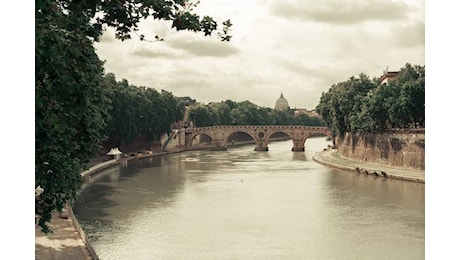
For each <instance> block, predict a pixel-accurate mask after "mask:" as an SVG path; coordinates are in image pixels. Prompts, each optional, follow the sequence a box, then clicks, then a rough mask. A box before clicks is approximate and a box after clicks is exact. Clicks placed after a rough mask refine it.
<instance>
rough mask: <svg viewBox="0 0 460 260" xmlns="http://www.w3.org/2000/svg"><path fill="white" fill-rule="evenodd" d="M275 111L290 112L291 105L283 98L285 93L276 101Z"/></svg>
mask: <svg viewBox="0 0 460 260" xmlns="http://www.w3.org/2000/svg"><path fill="white" fill-rule="evenodd" d="M275 110H280V111H287V110H289V103H288V101H287V100H286V99H285V98H284V97H283V93H282V92H281V96H280V98H278V100H276V102H275Z"/></svg>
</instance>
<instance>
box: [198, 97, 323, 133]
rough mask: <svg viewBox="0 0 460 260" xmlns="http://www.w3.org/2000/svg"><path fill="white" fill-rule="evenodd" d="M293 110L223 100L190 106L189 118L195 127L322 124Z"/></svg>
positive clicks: (317, 119) (321, 121)
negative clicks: (296, 113) (295, 114)
mask: <svg viewBox="0 0 460 260" xmlns="http://www.w3.org/2000/svg"><path fill="white" fill-rule="evenodd" d="M293 111H294V110H288V111H279V110H274V109H271V108H267V107H260V106H257V105H256V104H253V103H251V102H249V101H242V102H235V101H232V100H225V101H222V102H213V103H209V104H208V105H204V104H195V105H193V106H191V109H190V112H189V113H190V114H189V119H190V120H191V121H192V122H193V126H195V127H203V126H213V125H309V126H323V125H324V122H323V120H321V119H320V118H319V117H310V116H308V115H306V114H301V115H297V116H294V112H293Z"/></svg>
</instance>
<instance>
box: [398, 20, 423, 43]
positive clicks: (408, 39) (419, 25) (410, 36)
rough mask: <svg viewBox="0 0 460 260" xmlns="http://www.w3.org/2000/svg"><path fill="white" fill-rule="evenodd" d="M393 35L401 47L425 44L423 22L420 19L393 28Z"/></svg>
mask: <svg viewBox="0 0 460 260" xmlns="http://www.w3.org/2000/svg"><path fill="white" fill-rule="evenodd" d="M393 37H394V39H395V41H396V43H397V44H399V45H400V46H402V47H416V46H420V45H425V23H424V22H422V21H419V22H416V23H414V24H410V25H406V26H402V27H398V28H395V30H394V31H393Z"/></svg>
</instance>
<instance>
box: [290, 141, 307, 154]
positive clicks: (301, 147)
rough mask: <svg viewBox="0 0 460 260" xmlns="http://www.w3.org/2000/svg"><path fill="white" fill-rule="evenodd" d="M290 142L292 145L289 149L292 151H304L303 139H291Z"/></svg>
mask: <svg viewBox="0 0 460 260" xmlns="http://www.w3.org/2000/svg"><path fill="white" fill-rule="evenodd" d="M292 142H293V143H294V146H293V147H292V149H291V151H293V152H304V151H305V146H304V144H305V140H303V139H293V140H292Z"/></svg>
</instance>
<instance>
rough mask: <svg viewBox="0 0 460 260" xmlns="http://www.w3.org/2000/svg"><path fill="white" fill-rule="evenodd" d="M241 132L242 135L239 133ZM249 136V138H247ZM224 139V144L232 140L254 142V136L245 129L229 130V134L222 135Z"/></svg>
mask: <svg viewBox="0 0 460 260" xmlns="http://www.w3.org/2000/svg"><path fill="white" fill-rule="evenodd" d="M241 134H243V135H241ZM247 137H249V138H250V139H249V138H247ZM224 140H225V143H226V144H229V143H233V142H241V141H243V142H245V141H247V142H251V141H252V142H255V141H256V138H255V137H254V136H253V135H251V134H250V133H248V132H247V131H240V130H237V131H234V132H231V133H230V134H228V135H226V136H225V137H224Z"/></svg>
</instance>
